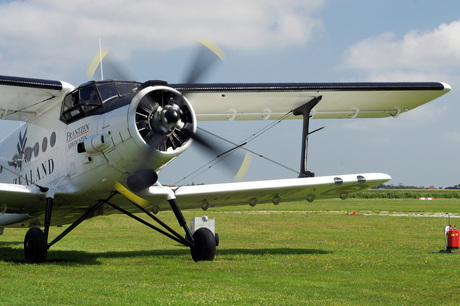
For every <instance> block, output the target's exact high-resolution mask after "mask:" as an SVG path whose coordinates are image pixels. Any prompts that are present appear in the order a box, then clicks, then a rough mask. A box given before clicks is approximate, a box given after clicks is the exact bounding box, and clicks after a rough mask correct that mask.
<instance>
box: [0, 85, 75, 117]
mask: <svg viewBox="0 0 460 306" xmlns="http://www.w3.org/2000/svg"><path fill="white" fill-rule="evenodd" d="M72 89H73V86H72V85H70V84H68V83H65V82H61V81H52V80H40V79H30V78H18V77H10V76H0V118H1V119H7V120H20V121H30V120H31V119H32V118H34V117H35V116H36V115H39V114H41V113H44V112H46V111H47V110H49V109H50V108H52V107H55V106H56V104H57V103H59V102H61V101H62V98H63V97H64V95H65V94H66V93H68V92H69V91H71V90H72Z"/></svg>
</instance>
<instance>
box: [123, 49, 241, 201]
mask: <svg viewBox="0 0 460 306" xmlns="http://www.w3.org/2000/svg"><path fill="white" fill-rule="evenodd" d="M223 58H224V54H223V52H222V51H221V50H220V49H219V48H218V47H216V46H215V45H214V44H212V43H211V42H209V41H201V43H200V45H199V47H198V50H197V51H196V54H195V59H194V61H193V62H192V65H191V66H190V67H191V68H190V69H189V71H188V73H187V74H186V77H185V82H184V87H185V88H187V87H190V86H193V84H195V83H196V82H197V81H198V80H200V79H202V78H203V77H204V76H205V75H206V74H207V73H209V71H210V69H211V68H212V67H213V66H214V65H215V64H216V63H218V62H219V61H220V60H223ZM187 93H188V92H187V89H185V90H182V91H181V94H180V95H174V94H172V95H171V96H169V97H168V98H167V100H168V101H167V102H166V103H163V105H159V104H158V103H157V102H155V100H157V99H153V97H152V96H151V95H145V96H144V98H142V100H141V102H140V106H141V112H143V114H141V116H143V119H140V120H139V121H138V122H139V125H140V126H141V129H142V127H145V132H143V133H144V135H143V137H144V140H145V141H146V142H147V144H148V145H149V149H148V151H147V152H146V153H145V155H144V158H143V159H142V161H141V163H140V166H139V168H138V169H137V170H136V171H135V172H134V173H133V174H131V175H130V176H129V177H128V180H127V184H128V188H129V189H130V190H131V191H133V192H139V191H141V190H143V189H145V188H148V187H149V186H151V185H153V184H154V183H155V182H156V181H157V179H158V175H157V173H155V171H153V170H152V169H146V168H143V165H148V161H149V159H150V158H151V155H152V154H153V151H154V150H155V149H165V150H166V149H167V148H166V147H168V146H172V147H173V148H174V146H175V141H179V142H180V141H181V140H184V139H185V140H186V139H190V138H191V139H193V140H194V141H195V142H196V143H198V144H199V145H200V146H201V147H202V148H204V149H205V150H206V151H208V152H211V153H213V154H214V155H215V156H217V155H219V154H221V155H222V153H223V152H225V151H226V150H225V149H223V148H221V147H220V146H218V145H217V144H216V143H214V142H212V141H210V140H209V138H207V137H204V136H202V135H199V134H197V132H195V131H194V130H193V125H192V124H190V123H189V120H188V119H189V118H188V117H187V116H190V114H189V113H187V110H186V108H184V107H183V105H184V100H183V99H184V98H183V96H185V95H187ZM162 99H163V100H164V98H163V97H162ZM139 125H138V126H139ZM147 127H148V128H147ZM158 135H163V137H158ZM154 136H155V137H154ZM229 167H231V166H230V165H229ZM232 168H234V167H232Z"/></svg>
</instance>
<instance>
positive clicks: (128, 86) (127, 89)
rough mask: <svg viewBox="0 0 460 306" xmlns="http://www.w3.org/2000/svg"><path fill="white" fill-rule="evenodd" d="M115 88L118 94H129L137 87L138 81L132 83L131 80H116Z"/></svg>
mask: <svg viewBox="0 0 460 306" xmlns="http://www.w3.org/2000/svg"><path fill="white" fill-rule="evenodd" d="M116 84H117V89H118V92H119V93H120V96H126V95H129V94H132V93H133V92H135V91H136V90H137V88H138V87H139V83H133V82H129V83H128V82H126V83H125V82H117V83H116Z"/></svg>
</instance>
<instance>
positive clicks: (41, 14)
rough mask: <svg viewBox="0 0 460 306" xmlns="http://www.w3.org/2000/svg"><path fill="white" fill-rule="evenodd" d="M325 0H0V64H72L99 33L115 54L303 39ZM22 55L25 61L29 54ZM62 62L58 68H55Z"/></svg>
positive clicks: (88, 53)
mask: <svg viewBox="0 0 460 306" xmlns="http://www.w3.org/2000/svg"><path fill="white" fill-rule="evenodd" d="M323 2H324V0H312V1H300V0H268V1H267V0H257V1H246V0H235V1H231V2H229V1H218V0H213V1H210V0H198V1H186V0H178V1H152V0H138V1H129V2H128V1H120V0H119V1H108V0H99V1H93V0H91V1H90V0H80V1H60V0H49V1H48V0H25V1H13V2H7V3H1V4H0V28H1V29H2V31H1V32H0V40H1V41H2V47H0V65H1V66H0V69H2V70H8V69H5V68H8V67H15V69H16V70H17V69H18V65H21V64H22V65H21V67H24V68H23V70H26V71H27V70H30V71H35V70H43V69H46V68H45V67H51V66H54V67H60V68H59V69H61V70H65V69H69V67H70V64H69V63H67V64H66V59H68V58H77V57H80V58H82V57H84V60H85V61H88V58H92V55H94V53H95V52H94V51H95V50H97V40H98V38H102V39H103V42H104V44H105V45H106V46H107V47H109V48H110V49H116V50H117V56H119V57H121V58H123V57H124V58H129V57H130V56H131V55H132V53H133V52H135V51H149V50H160V51H165V50H171V49H174V48H180V47H184V46H189V45H191V44H193V43H195V42H196V41H197V40H199V39H201V38H203V37H205V38H207V39H209V40H211V41H213V42H214V43H216V44H217V45H219V46H221V47H224V48H235V49H246V50H248V49H256V50H257V49H266V48H270V49H274V48H275V49H276V48H278V49H283V48H286V47H289V46H292V45H299V44H300V45H302V44H306V43H308V42H309V41H310V39H311V38H312V35H313V33H314V31H315V30H317V29H320V28H321V22H320V20H319V19H317V18H316V17H315V13H316V12H317V11H318V10H320V9H321V8H322V4H323ZM24 61H25V62H24ZM56 69H58V68H56Z"/></svg>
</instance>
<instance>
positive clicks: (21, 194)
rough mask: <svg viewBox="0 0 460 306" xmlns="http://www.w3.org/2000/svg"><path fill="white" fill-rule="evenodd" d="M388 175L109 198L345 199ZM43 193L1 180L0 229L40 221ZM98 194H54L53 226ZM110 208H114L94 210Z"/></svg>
mask: <svg viewBox="0 0 460 306" xmlns="http://www.w3.org/2000/svg"><path fill="white" fill-rule="evenodd" d="M390 179H391V177H390V176H389V175H387V174H383V173H365V174H347V175H338V176H323V177H321V176H320V177H309V178H294V179H282V180H268V181H254V182H235V183H225V184H210V185H197V186H181V187H169V186H152V187H150V188H149V189H147V190H144V191H142V192H140V193H138V194H137V195H135V196H133V197H130V196H126V195H125V194H123V195H117V196H116V197H113V198H112V199H111V200H110V201H111V202H113V203H116V204H117V205H119V206H121V207H125V208H126V209H127V210H130V211H133V212H135V211H137V209H136V207H135V206H133V205H131V204H130V203H129V202H136V201H137V200H136V199H140V200H141V203H137V204H140V205H141V206H144V207H145V208H146V209H148V210H151V211H154V212H158V211H160V210H170V209H171V207H170V205H169V203H168V201H167V200H169V199H174V198H175V199H176V200H177V203H178V204H179V206H180V208H181V209H192V208H201V209H204V210H207V209H208V208H210V207H220V206H236V205H248V204H249V205H251V206H255V205H256V204H260V203H274V204H279V203H284V202H292V201H304V200H307V201H309V202H311V201H313V200H316V199H328V198H342V199H345V198H346V197H347V196H348V195H349V194H350V193H353V192H358V191H362V190H365V189H369V188H372V187H375V186H378V185H380V184H383V183H385V182H387V181H389V180H390ZM109 194H110V192H107V194H106V195H105V196H106V197H108V196H109ZM45 195H46V194H45V193H43V192H41V191H40V190H39V189H38V188H37V187H35V186H20V185H14V184H0V198H1V199H2V201H1V203H0V205H1V206H0V228H1V227H30V226H34V225H43V220H44V215H45V208H46V200H45V197H46V196H45ZM79 196H80V198H79ZM101 198H102V197H101V194H94V195H91V194H88V195H85V196H83V195H76V194H73V193H72V194H70V193H58V194H56V195H55V199H54V200H55V204H54V207H53V218H52V220H51V221H52V225H63V224H69V223H72V222H74V221H75V220H76V219H77V218H78V217H80V216H81V215H83V214H84V213H85V212H86V211H87V210H89V209H90V208H91V207H92V206H94V205H95V204H96V203H97V202H98V201H100V199H101ZM110 213H115V211H113V210H107V211H100V212H98V214H110Z"/></svg>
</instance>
